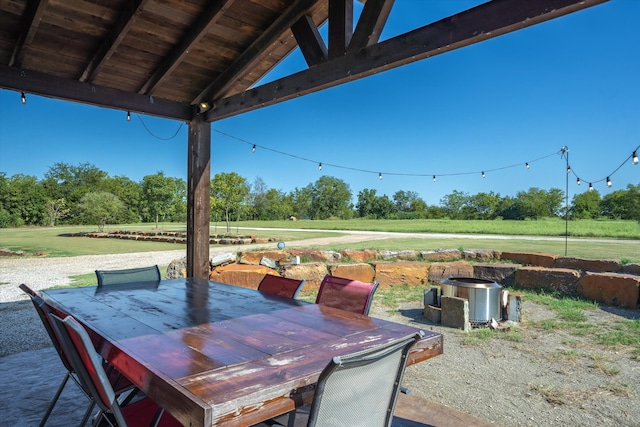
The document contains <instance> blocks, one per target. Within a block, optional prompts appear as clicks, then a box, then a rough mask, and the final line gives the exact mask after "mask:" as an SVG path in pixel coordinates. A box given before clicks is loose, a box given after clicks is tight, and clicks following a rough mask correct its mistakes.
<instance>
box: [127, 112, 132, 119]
mask: <svg viewBox="0 0 640 427" xmlns="http://www.w3.org/2000/svg"><path fill="white" fill-rule="evenodd" d="M127 121H128V122H130V121H131V111H127Z"/></svg>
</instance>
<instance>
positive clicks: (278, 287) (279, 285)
mask: <svg viewBox="0 0 640 427" xmlns="http://www.w3.org/2000/svg"><path fill="white" fill-rule="evenodd" d="M303 286H304V280H297V279H288V278H286V277H281V276H276V275H273V274H265V275H264V277H263V278H262V280H261V281H260V284H258V290H259V291H262V292H267V293H269V294H273V295H279V296H281V297H287V298H296V297H297V296H298V292H300V289H302V287H303Z"/></svg>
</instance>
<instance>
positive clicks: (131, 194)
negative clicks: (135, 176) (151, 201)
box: [103, 176, 142, 223]
mask: <svg viewBox="0 0 640 427" xmlns="http://www.w3.org/2000/svg"><path fill="white" fill-rule="evenodd" d="M103 187H104V191H107V192H109V193H112V194H114V195H115V196H117V197H118V198H119V199H120V201H121V202H122V203H123V204H124V207H125V208H124V209H123V211H122V215H121V217H120V218H118V219H117V222H119V223H134V222H140V220H141V219H142V218H141V214H140V211H141V209H142V186H141V184H139V183H137V182H135V181H133V180H131V179H129V178H127V177H126V176H115V177H107V178H106V179H105V180H104V184H103Z"/></svg>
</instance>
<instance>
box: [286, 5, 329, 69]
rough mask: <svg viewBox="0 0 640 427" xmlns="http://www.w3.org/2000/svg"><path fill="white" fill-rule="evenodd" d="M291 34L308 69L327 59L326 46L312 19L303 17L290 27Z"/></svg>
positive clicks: (306, 16)
mask: <svg viewBox="0 0 640 427" xmlns="http://www.w3.org/2000/svg"><path fill="white" fill-rule="evenodd" d="M291 32H293V36H294V37H295V38H296V43H298V47H299V48H300V51H301V52H302V56H304V59H305V61H307V65H308V66H309V67H313V66H314V65H317V64H319V63H321V62H322V61H325V60H326V59H327V57H328V55H327V46H326V45H325V44H324V40H322V37H321V36H320V32H319V31H318V27H316V25H315V23H314V22H313V19H311V17H310V16H308V15H305V16H303V17H302V18H300V19H298V21H297V22H296V23H295V24H293V25H292V26H291Z"/></svg>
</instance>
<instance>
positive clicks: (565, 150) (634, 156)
mask: <svg viewBox="0 0 640 427" xmlns="http://www.w3.org/2000/svg"><path fill="white" fill-rule="evenodd" d="M212 130H213V132H216V133H219V134H220V135H224V136H226V137H228V138H231V139H235V140H236V141H240V142H242V143H244V144H247V145H251V147H252V148H251V152H252V153H254V152H255V150H256V148H257V147H258V145H256V144H253V143H252V142H249V141H246V140H244V139H242V138H238V137H236V136H234V135H230V134H228V133H225V132H222V131H220V130H217V129H212ZM260 148H261V149H263V150H267V151H271V152H273V153H278V154H281V155H283V156H288V157H291V158H295V159H299V160H304V161H306V162H311V163H314V164H317V165H318V170H321V167H324V166H327V165H328V166H331V167H334V168H338V169H345V170H351V171H356V172H363V173H377V174H378V179H380V180H382V174H383V172H380V171H375V170H370V169H369V170H368V169H362V168H356V167H350V166H344V165H338V164H331V163H322V162H318V161H317V160H313V159H309V158H305V157H302V156H298V155H295V154H291V153H286V152H283V151H279V150H275V149H272V148H269V147H265V146H262V145H261V146H260ZM638 150H640V146H638V147H636V148H635V149H634V150H633V154H632V155H630V156H627V157H626V158H625V160H624V161H623V163H622V164H621V165H620V166H618V168H617V169H615V170H614V171H612V172H611V173H609V174H608V178H611V177H612V176H613V175H614V174H615V173H616V172H617V171H618V170H619V169H620V168H621V167H622V166H624V164H625V163H626V162H627V160H628V159H629V158H631V159H632V162H633V164H634V165H635V164H638V156H637V152H638ZM568 152H569V148H568V147H566V146H563V147H562V148H561V149H560V151H556V152H554V153H551V154H548V155H546V156H542V157H539V158H537V159H533V160H529V161H528V162H526V163H524V165H525V167H526V168H527V169H529V168H530V167H531V164H532V163H533V162H536V161H540V160H543V159H546V158H549V157H551V156H555V155H557V154H562V156H563V157H566V158H567V160H568ZM515 167H522V162H520V163H516V164H512V165H508V166H502V167H497V168H492V169H485V170H483V171H482V172H481V175H482V178H486V174H487V173H488V172H494V171H501V170H505V169H511V168H515ZM384 173H385V174H387V175H393V176H412V177H428V176H430V177H431V178H432V179H433V181H434V182H435V181H436V178H437V175H440V176H462V175H475V174H477V173H478V172H477V171H475V172H472V171H470V172H452V173H441V174H437V175H436V174H433V173H428V174H427V173H399V172H384ZM567 173H572V174H574V176H575V177H576V183H577V185H580V183H581V179H580V178H579V177H578V175H577V174H576V172H575V171H574V170H573V169H571V167H570V166H569V164H568V161H567ZM603 181H605V179H604V178H603V179H599V180H591V181H590V184H591V189H592V190H593V185H592V184H593V183H598V182H603ZM587 182H589V181H587Z"/></svg>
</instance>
